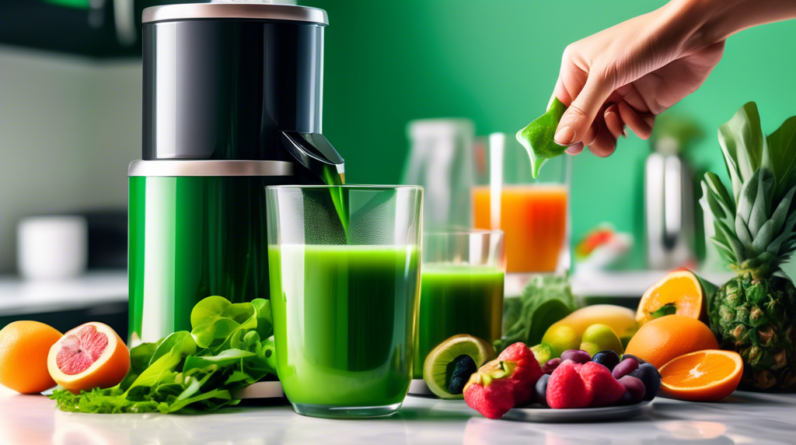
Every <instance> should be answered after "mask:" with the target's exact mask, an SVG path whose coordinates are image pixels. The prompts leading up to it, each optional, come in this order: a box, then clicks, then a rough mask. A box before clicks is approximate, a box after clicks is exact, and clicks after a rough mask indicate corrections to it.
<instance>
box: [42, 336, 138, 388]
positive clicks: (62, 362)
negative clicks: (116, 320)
mask: <svg viewBox="0 0 796 445" xmlns="http://www.w3.org/2000/svg"><path fill="white" fill-rule="evenodd" d="M47 369H48V370H49V371H50V376H52V378H53V380H55V381H56V383H58V384H59V385H61V386H62V387H64V388H65V389H68V390H69V391H72V392H73V393H75V394H79V393H80V391H88V390H91V389H93V388H110V387H112V386H116V385H118V384H119V383H120V382H121V381H122V380H123V379H124V377H125V376H126V375H127V371H129V370H130V352H129V351H128V350H127V346H126V345H125V344H124V342H123V341H122V339H121V338H120V337H119V335H118V334H117V333H116V331H114V330H113V329H112V328H111V327H110V326H108V325H106V324H103V323H98V322H91V323H86V324H83V325H80V326H78V327H76V328H74V329H72V330H71V331H69V332H67V333H66V334H64V336H63V337H61V339H60V340H58V342H57V343H55V344H54V345H53V346H52V347H51V348H50V354H49V355H48V357H47Z"/></svg>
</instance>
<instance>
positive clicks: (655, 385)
mask: <svg viewBox="0 0 796 445" xmlns="http://www.w3.org/2000/svg"><path fill="white" fill-rule="evenodd" d="M630 375H631V376H633V377H635V378H637V379H639V380H641V381H642V382H644V388H646V394H644V400H652V399H654V398H655V395H657V394H658V389H660V387H661V373H659V372H658V370H657V369H656V368H655V367H654V366H652V365H651V364H649V363H643V364H642V365H641V366H639V367H638V369H636V370H635V371H633V372H631V373H630Z"/></svg>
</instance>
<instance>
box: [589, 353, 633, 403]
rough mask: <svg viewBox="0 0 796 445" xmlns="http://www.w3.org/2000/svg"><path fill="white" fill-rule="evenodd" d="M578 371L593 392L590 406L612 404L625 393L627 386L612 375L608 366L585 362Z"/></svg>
mask: <svg viewBox="0 0 796 445" xmlns="http://www.w3.org/2000/svg"><path fill="white" fill-rule="evenodd" d="M578 373H579V374H580V377H581V378H582V379H583V383H584V384H585V385H586V388H587V390H588V391H589V392H590V393H591V394H592V397H593V398H592V400H591V403H590V406H606V405H611V404H613V403H616V402H618V401H619V400H620V399H621V398H622V396H624V395H625V386H624V385H623V384H621V383H620V382H619V381H618V380H616V379H615V378H614V376H612V375H611V371H609V370H608V368H606V367H605V366H603V365H601V364H599V363H595V362H588V363H585V364H584V365H583V366H581V368H580V369H579V370H578Z"/></svg>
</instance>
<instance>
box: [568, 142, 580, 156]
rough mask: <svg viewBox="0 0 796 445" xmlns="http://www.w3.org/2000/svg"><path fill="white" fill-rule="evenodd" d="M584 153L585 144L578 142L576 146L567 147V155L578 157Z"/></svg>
mask: <svg viewBox="0 0 796 445" xmlns="http://www.w3.org/2000/svg"><path fill="white" fill-rule="evenodd" d="M582 151H583V142H578V143H577V144H575V145H570V146H569V147H567V154H568V155H576V154H579V153H580V152H582Z"/></svg>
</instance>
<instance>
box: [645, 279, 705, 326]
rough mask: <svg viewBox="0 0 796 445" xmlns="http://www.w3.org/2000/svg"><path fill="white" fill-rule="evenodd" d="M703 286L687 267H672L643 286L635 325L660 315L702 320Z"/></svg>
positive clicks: (703, 311)
mask: <svg viewBox="0 0 796 445" xmlns="http://www.w3.org/2000/svg"><path fill="white" fill-rule="evenodd" d="M706 300H707V298H706V296H705V289H703V287H702V283H701V282H700V280H699V278H697V276H696V275H695V274H694V273H693V272H691V271H690V270H688V269H682V268H681V269H676V270H673V271H671V272H669V273H668V274H666V276H665V277H663V278H662V279H661V280H660V281H658V282H657V283H655V284H654V285H653V286H652V287H650V288H649V289H647V292H645V293H644V296H643V297H641V302H640V303H639V305H638V310H637V311H636V322H637V323H638V324H639V325H643V324H644V323H647V322H649V321H650V320H653V319H655V318H659V317H662V316H664V315H675V314H676V315H684V316H686V317H690V318H694V319H696V320H703V321H704V320H706V312H705V306H706V304H705V303H706Z"/></svg>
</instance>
